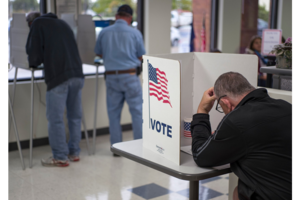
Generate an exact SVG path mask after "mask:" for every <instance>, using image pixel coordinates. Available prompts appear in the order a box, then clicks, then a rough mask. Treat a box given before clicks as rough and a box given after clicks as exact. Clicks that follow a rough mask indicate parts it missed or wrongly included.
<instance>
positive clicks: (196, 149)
mask: <svg viewBox="0 0 300 200" xmlns="http://www.w3.org/2000/svg"><path fill="white" fill-rule="evenodd" d="M226 118H227V117H226V116H225V117H224V119H223V120H222V121H221V123H220V124H221V125H219V127H218V129H217V130H216V131H215V133H214V134H211V126H210V121H209V115H208V114H203V113H198V114H195V115H194V116H193V121H192V123H191V132H192V138H193V140H192V152H193V158H194V161H195V162H196V163H197V165H198V166H199V167H213V166H219V165H224V164H228V163H232V162H235V161H237V160H238V159H240V158H241V157H242V156H244V155H245V154H246V145H245V143H244V140H243V138H242V137H243V134H242V133H241V132H240V131H239V130H238V128H236V126H234V124H233V123H232V122H230V120H228V119H226Z"/></svg>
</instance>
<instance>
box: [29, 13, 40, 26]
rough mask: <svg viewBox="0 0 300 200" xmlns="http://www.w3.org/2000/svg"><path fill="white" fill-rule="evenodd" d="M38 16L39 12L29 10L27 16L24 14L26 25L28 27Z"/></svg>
mask: <svg viewBox="0 0 300 200" xmlns="http://www.w3.org/2000/svg"><path fill="white" fill-rule="evenodd" d="M39 16H41V13H39V12H30V13H28V14H27V16H26V21H27V23H28V26H29V27H30V25H31V23H32V22H33V20H35V19H36V18H38V17H39Z"/></svg>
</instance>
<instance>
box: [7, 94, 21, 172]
mask: <svg viewBox="0 0 300 200" xmlns="http://www.w3.org/2000/svg"><path fill="white" fill-rule="evenodd" d="M8 98H9V109H10V112H11V118H12V121H13V125H14V129H15V135H16V139H17V145H18V149H19V154H20V159H21V164H22V169H23V170H25V164H24V160H23V155H22V147H21V145H20V139H19V133H18V129H17V125H16V120H15V115H14V111H13V108H12V105H11V101H10V96H9V94H8Z"/></svg>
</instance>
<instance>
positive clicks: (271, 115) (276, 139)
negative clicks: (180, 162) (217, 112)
mask: <svg viewBox="0 0 300 200" xmlns="http://www.w3.org/2000/svg"><path fill="white" fill-rule="evenodd" d="M191 132H192V138H193V140H192V152H193V157H194V160H195V162H196V163H197V165H198V166H200V167H212V166H218V165H223V164H227V163H230V165H231V170H232V171H233V172H234V173H235V174H236V175H237V176H238V177H239V183H238V193H239V198H240V200H245V199H264V200H267V199H271V200H275V199H276V200H277V199H291V198H292V196H291V193H292V191H291V190H292V105H291V104H290V103H288V102H286V101H283V100H276V99H272V98H270V97H269V95H268V94H267V91H266V89H256V90H254V91H252V92H250V93H249V94H248V95H246V96H245V97H244V98H243V100H242V101H241V102H240V103H239V104H238V106H237V107H236V108H235V109H234V110H233V111H232V112H230V113H229V114H227V115H225V117H224V118H223V119H222V121H221V122H220V124H219V125H218V127H217V130H216V131H215V133H214V134H213V135H212V134H211V126H210V122H209V115H207V114H195V115H194V116H193V121H192V123H191Z"/></svg>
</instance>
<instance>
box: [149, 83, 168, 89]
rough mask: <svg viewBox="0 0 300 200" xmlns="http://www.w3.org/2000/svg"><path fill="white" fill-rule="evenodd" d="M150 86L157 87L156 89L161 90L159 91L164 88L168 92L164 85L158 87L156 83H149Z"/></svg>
mask: <svg viewBox="0 0 300 200" xmlns="http://www.w3.org/2000/svg"><path fill="white" fill-rule="evenodd" d="M149 85H150V86H153V87H155V88H156V89H159V90H160V89H161V87H163V88H165V89H166V90H167V87H166V86H164V85H159V86H158V85H156V84H155V83H151V82H150V83H149Z"/></svg>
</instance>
